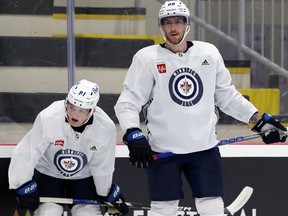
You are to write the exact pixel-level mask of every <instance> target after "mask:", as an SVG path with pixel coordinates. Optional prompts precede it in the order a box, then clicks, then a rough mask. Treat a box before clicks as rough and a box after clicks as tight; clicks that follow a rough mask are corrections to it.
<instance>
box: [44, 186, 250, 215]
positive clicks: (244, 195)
mask: <svg viewBox="0 0 288 216" xmlns="http://www.w3.org/2000/svg"><path fill="white" fill-rule="evenodd" d="M252 193H253V188H251V187H249V186H246V187H244V188H243V190H242V191H241V192H240V194H239V195H238V196H237V197H236V199H235V200H234V201H233V202H232V203H231V204H230V205H229V206H227V207H226V208H225V211H224V213H225V214H227V215H228V216H232V215H234V214H235V213H236V212H237V211H239V210H240V209H241V208H242V207H243V206H244V205H245V204H246V202H247V201H248V200H249V199H250V197H251V195H252ZM40 202H41V203H46V202H49V203H58V204H94V205H99V206H109V204H108V203H103V202H102V201H99V200H87V199H70V198H57V197H40ZM125 203H126V205H127V206H128V207H129V208H140V209H147V210H149V209H150V207H144V206H142V205H141V204H140V203H133V202H125ZM178 211H195V212H197V210H196V208H192V207H183V206H179V207H178Z"/></svg>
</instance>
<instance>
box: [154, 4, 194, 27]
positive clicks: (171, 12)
mask: <svg viewBox="0 0 288 216" xmlns="http://www.w3.org/2000/svg"><path fill="white" fill-rule="evenodd" d="M171 16H183V17H185V18H186V22H187V24H188V25H189V24H190V11H189V9H188V8H187V7H186V5H185V4H184V3H183V2H181V1H179V0H176V1H166V2H165V3H164V4H163V5H162V7H161V8H160V10H159V18H158V25H159V26H161V20H162V19H163V18H165V17H171Z"/></svg>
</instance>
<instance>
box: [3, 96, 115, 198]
mask: <svg viewBox="0 0 288 216" xmlns="http://www.w3.org/2000/svg"><path fill="white" fill-rule="evenodd" d="M65 115H66V114H65V107H64V100H62V101H56V102H54V103H52V104H51V105H50V106H49V107H47V108H46V109H44V110H43V111H41V112H40V113H39V114H38V116H37V117H36V120H35V122H34V124H33V127H32V129H31V130H30V131H29V132H28V133H27V134H26V135H25V137H24V138H23V139H22V140H21V141H20V142H19V143H18V144H17V146H16V147H15V149H14V151H13V154H12V158H11V163H10V166H9V173H8V174H9V187H10V189H15V188H18V187H19V186H21V185H22V184H24V183H25V182H27V181H29V180H31V179H32V176H33V172H34V168H35V167H36V169H37V170H38V171H39V172H41V173H43V174H45V175H49V176H52V177H55V178H60V179H81V178H86V177H89V176H93V178H94V182H95V185H96V188H97V186H98V188H102V191H104V193H105V192H107V191H109V189H110V186H111V182H112V173H113V172H114V164H115V150H116V127H115V124H114V123H113V121H112V120H111V119H110V118H109V117H108V115H107V114H106V113H105V112H104V111H103V110H102V109H101V108H100V107H96V111H95V112H94V114H93V123H92V124H88V125H87V126H86V128H85V130H84V131H83V132H82V133H76V132H75V131H74V130H73V129H72V128H71V126H70V124H69V123H67V122H66V121H65ZM100 183H101V185H97V184H100ZM103 187H105V188H103ZM104 195H105V194H104Z"/></svg>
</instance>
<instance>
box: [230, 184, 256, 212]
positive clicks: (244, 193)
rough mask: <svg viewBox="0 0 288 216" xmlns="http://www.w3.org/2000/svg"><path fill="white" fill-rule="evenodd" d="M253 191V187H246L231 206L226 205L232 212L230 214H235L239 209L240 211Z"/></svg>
mask: <svg viewBox="0 0 288 216" xmlns="http://www.w3.org/2000/svg"><path fill="white" fill-rule="evenodd" d="M252 193H253V188H252V187H249V186H246V187H244V188H243V190H242V191H241V193H240V194H239V195H238V197H237V198H236V199H235V200H234V201H233V202H232V203H231V204H230V205H229V206H227V207H226V209H227V210H228V211H229V213H230V214H229V215H234V214H235V213H236V212H237V211H239V210H240V209H241V208H242V207H243V206H244V205H245V204H246V203H247V202H248V200H249V199H250V197H251V195H252Z"/></svg>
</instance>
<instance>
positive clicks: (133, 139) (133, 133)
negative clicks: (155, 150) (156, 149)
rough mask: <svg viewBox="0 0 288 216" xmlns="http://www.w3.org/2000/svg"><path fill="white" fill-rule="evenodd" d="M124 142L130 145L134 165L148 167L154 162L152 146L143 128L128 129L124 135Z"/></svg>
mask: <svg viewBox="0 0 288 216" xmlns="http://www.w3.org/2000/svg"><path fill="white" fill-rule="evenodd" d="M123 142H124V143H125V144H126V145H127V146H128V149H129V159H130V163H131V164H132V165H136V166H137V167H144V168H147V167H148V166H149V165H150V164H151V163H152V162H153V157H152V150H151V146H150V145H149V143H148V141H147V139H146V137H145V136H144V134H143V133H142V130H141V129H139V128H130V129H128V130H127V131H126V133H125V135H124V136H123Z"/></svg>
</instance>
